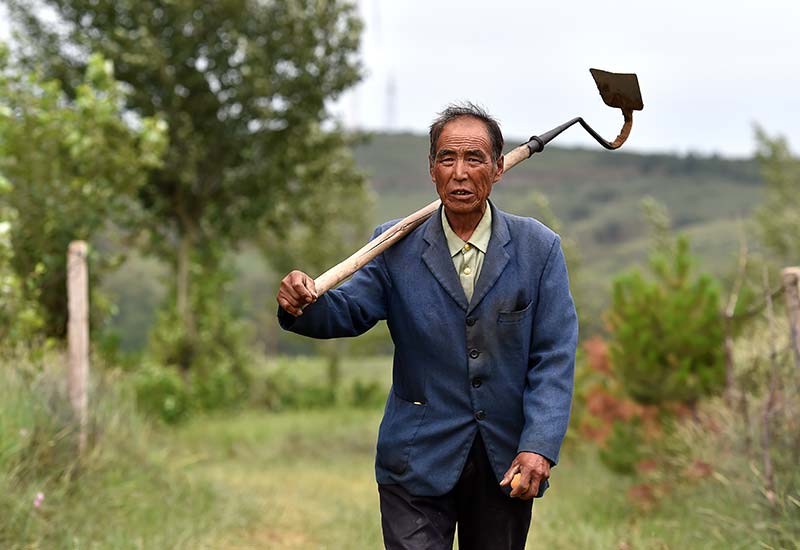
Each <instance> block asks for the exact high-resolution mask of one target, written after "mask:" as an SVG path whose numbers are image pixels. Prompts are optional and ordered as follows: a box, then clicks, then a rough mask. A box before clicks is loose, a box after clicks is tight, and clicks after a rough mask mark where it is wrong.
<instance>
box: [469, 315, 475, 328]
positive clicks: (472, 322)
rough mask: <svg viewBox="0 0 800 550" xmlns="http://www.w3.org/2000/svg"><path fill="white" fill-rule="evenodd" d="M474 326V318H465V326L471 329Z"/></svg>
mask: <svg viewBox="0 0 800 550" xmlns="http://www.w3.org/2000/svg"><path fill="white" fill-rule="evenodd" d="M474 324H475V317H467V326H468V327H471V326H472V325H474Z"/></svg>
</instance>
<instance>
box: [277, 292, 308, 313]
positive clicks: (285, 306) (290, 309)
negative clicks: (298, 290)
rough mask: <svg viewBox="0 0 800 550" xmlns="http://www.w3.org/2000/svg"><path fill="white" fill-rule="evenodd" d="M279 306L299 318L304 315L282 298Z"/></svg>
mask: <svg viewBox="0 0 800 550" xmlns="http://www.w3.org/2000/svg"><path fill="white" fill-rule="evenodd" d="M278 305H280V306H281V307H282V308H283V309H284V310H286V311H288V312H289V313H291V314H292V315H294V316H295V317H299V316H300V315H302V314H303V310H301V309H300V308H299V307H297V306H296V305H294V304H292V303H291V302H290V301H289V300H287V299H286V298H284V297H282V296H281V297H279V298H278Z"/></svg>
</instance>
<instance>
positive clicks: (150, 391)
mask: <svg viewBox="0 0 800 550" xmlns="http://www.w3.org/2000/svg"><path fill="white" fill-rule="evenodd" d="M134 387H135V389H136V406H137V408H138V410H139V411H141V412H142V413H143V414H146V415H148V416H150V417H151V418H157V419H160V420H162V421H164V422H166V423H167V424H176V423H178V422H181V421H183V420H185V419H186V418H188V416H189V409H190V406H191V400H190V396H189V391H188V388H187V387H186V384H185V383H184V381H183V379H181V377H180V374H178V372H177V371H176V370H175V369H172V368H163V367H157V366H154V365H147V366H145V367H144V368H142V369H141V370H140V371H139V372H137V373H136V376H135V378H134Z"/></svg>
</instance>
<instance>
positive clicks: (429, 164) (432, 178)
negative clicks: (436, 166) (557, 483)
mask: <svg viewBox="0 0 800 550" xmlns="http://www.w3.org/2000/svg"><path fill="white" fill-rule="evenodd" d="M428 173H429V174H430V175H431V181H432V182H433V183H436V179H435V178H434V177H433V157H431V156H429V157H428Z"/></svg>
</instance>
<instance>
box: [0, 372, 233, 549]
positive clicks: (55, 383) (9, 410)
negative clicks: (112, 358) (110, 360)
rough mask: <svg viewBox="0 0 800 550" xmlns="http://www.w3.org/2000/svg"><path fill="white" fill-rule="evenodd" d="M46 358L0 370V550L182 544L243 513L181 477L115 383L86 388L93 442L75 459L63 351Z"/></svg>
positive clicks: (163, 440) (162, 437)
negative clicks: (38, 497)
mask: <svg viewBox="0 0 800 550" xmlns="http://www.w3.org/2000/svg"><path fill="white" fill-rule="evenodd" d="M47 362H48V364H47V365H45V367H44V370H41V369H42V367H40V366H38V365H29V364H20V362H18V361H11V362H9V364H4V365H3V368H2V369H0V548H3V549H17V548H19V549H23V548H75V549H78V548H120V549H128V548H130V549H139V548H189V547H194V546H193V542H192V541H195V540H197V539H198V538H200V537H201V536H204V535H206V534H207V533H210V532H213V531H214V530H216V529H229V528H231V526H233V525H236V523H237V522H239V521H242V520H243V518H245V517H246V515H245V514H244V511H243V509H241V508H239V507H237V506H236V505H235V504H236V501H235V500H230V501H229V500H226V499H225V498H224V495H221V494H220V493H218V492H217V491H216V489H215V487H214V486H213V485H212V484H209V483H206V482H204V481H202V480H195V479H191V478H189V477H187V476H185V475H184V474H183V472H182V469H181V466H180V463H179V462H178V461H175V460H174V453H173V452H172V447H171V446H170V440H171V438H170V437H169V435H166V434H159V433H156V432H154V431H153V430H152V429H151V427H150V426H149V425H148V424H147V423H146V422H145V421H144V420H143V419H142V418H141V417H140V416H139V415H138V413H137V412H136V411H135V409H134V408H133V406H132V403H133V399H132V396H131V395H130V392H129V391H127V387H126V384H124V383H122V382H120V381H119V380H109V379H107V378H105V377H101V378H104V380H102V381H101V382H100V383H98V384H96V385H95V387H93V388H92V391H91V397H92V414H91V419H90V425H91V429H90V440H91V441H92V444H91V445H90V449H89V450H88V452H87V453H86V454H85V456H84V457H82V458H81V459H80V460H79V459H78V457H77V452H76V444H75V443H76V426H75V422H74V421H73V418H72V415H71V412H70V408H69V406H68V401H67V399H66V389H65V387H64V378H65V376H64V373H63V370H62V369H61V368H59V365H60V364H62V358H61V357H52V358H50V359H48V360H47ZM38 493H41V494H42V495H43V497H44V500H43V501H42V503H41V506H39V507H36V506H34V501H35V499H36V495H37V494H38ZM211 517H213V518H214V520H213V521H204V519H205V518H211Z"/></svg>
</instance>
